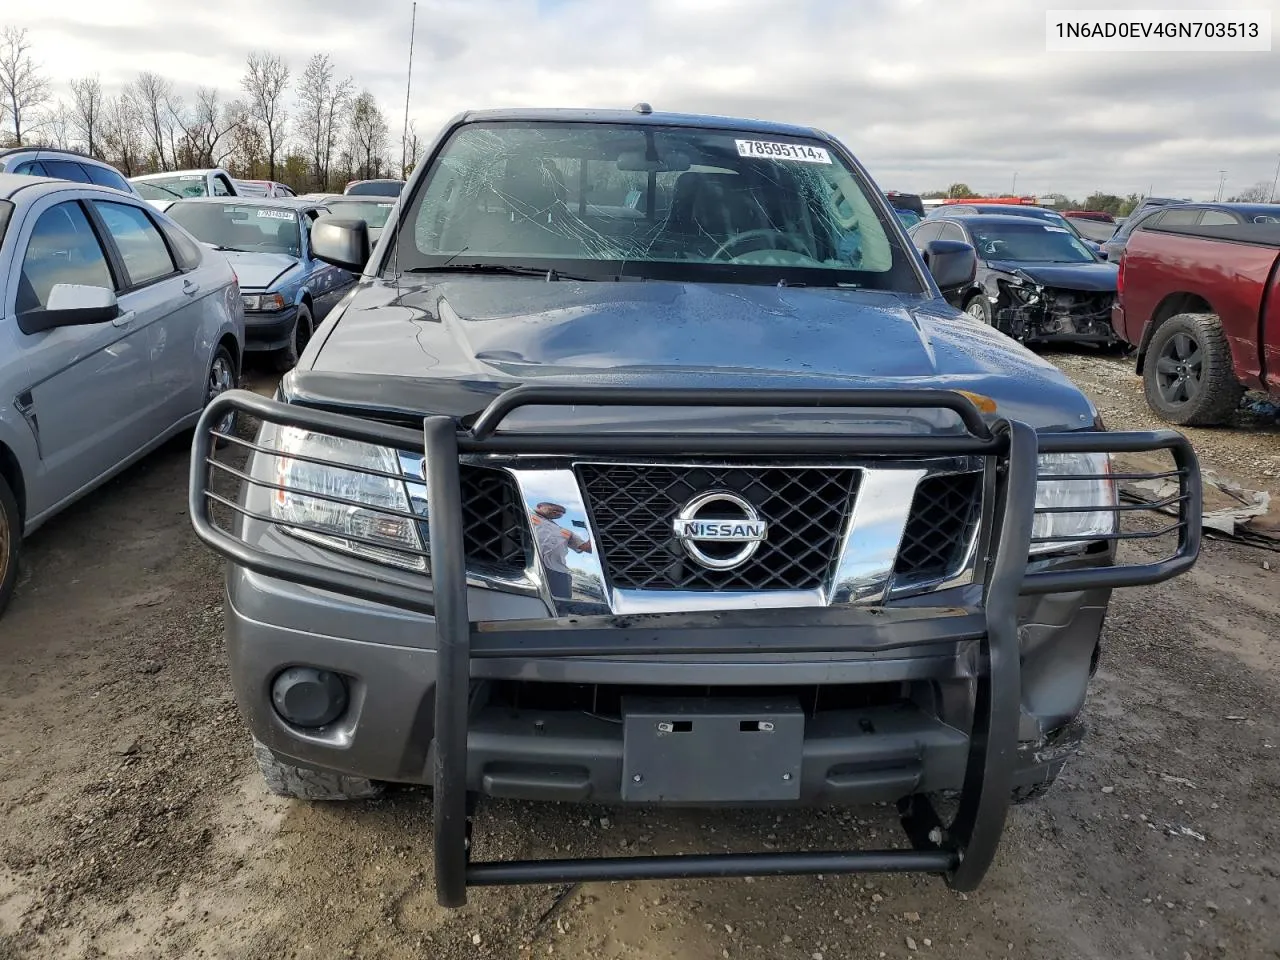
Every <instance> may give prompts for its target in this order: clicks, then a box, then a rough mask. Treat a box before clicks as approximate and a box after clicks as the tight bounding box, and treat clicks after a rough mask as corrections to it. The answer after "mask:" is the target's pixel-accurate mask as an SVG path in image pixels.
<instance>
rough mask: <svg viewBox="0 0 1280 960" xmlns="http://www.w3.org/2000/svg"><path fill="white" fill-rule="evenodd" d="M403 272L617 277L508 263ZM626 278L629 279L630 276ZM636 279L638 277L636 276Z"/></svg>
mask: <svg viewBox="0 0 1280 960" xmlns="http://www.w3.org/2000/svg"><path fill="white" fill-rule="evenodd" d="M404 272H405V273H494V274H501V275H505V276H509V277H543V278H545V279H546V280H547V281H549V282H552V281H556V280H583V281H594V280H616V279H619V278H617V277H588V276H584V275H582V274H576V273H565V272H564V271H563V270H557V269H555V268H554V267H530V266H524V265H521V264H509V263H446V264H440V265H439V266H431V267H408V268H407V269H406V270H405V271H404ZM626 279H628V280H630V279H632V278H631V277H627V278H626ZM636 279H639V278H638V277H637V278H636Z"/></svg>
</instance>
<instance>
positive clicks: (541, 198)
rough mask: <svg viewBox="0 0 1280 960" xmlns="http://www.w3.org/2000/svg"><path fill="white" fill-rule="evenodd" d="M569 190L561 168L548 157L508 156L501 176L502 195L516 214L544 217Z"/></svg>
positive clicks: (537, 217)
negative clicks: (557, 167) (529, 158)
mask: <svg viewBox="0 0 1280 960" xmlns="http://www.w3.org/2000/svg"><path fill="white" fill-rule="evenodd" d="M567 195H568V191H567V190H566V189H565V185H564V182H563V181H562V180H561V179H560V172H559V170H557V169H556V168H555V166H554V165H553V164H551V163H549V162H547V161H545V160H544V161H535V160H526V159H523V158H521V159H517V158H514V157H513V158H511V159H508V160H507V169H506V172H505V173H504V174H503V177H502V199H503V200H504V201H505V202H506V203H507V205H508V206H509V207H510V208H511V209H512V211H513V212H515V213H516V214H517V215H518V216H522V217H526V218H528V219H530V220H533V219H546V217H547V216H548V215H549V214H551V213H553V212H554V211H555V209H556V208H557V207H558V206H560V205H561V204H563V203H564V199H565V197H566V196H567Z"/></svg>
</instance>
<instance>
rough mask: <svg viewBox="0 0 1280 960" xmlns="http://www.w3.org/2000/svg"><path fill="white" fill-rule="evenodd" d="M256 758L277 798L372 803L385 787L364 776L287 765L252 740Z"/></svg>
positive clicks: (291, 764)
mask: <svg viewBox="0 0 1280 960" xmlns="http://www.w3.org/2000/svg"><path fill="white" fill-rule="evenodd" d="M253 756H254V759H255V760H257V761H258V768H259V769H260V770H261V771H262V777H263V779H264V780H265V781H266V782H267V789H269V790H270V791H271V792H272V793H274V794H276V795H277V796H281V797H292V798H294V799H296V800H373V799H375V798H377V797H379V796H381V795H382V793H383V791H384V789H385V787H384V786H383V784H381V783H378V782H377V781H374V780H368V779H366V778H364V777H351V776H348V775H346V774H343V773H334V772H332V771H328V770H317V769H315V768H313V767H302V766H298V765H297V764H293V763H287V762H286V761H284V760H281V759H280V758H279V757H278V756H276V754H275V753H274V752H273V751H272V750H271V748H270V747H268V746H267V745H266V744H265V743H262V742H261V741H260V740H254V741H253Z"/></svg>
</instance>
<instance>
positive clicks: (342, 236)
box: [311, 217, 369, 273]
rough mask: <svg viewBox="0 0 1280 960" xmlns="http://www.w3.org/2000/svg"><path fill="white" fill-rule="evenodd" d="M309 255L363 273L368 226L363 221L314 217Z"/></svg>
mask: <svg viewBox="0 0 1280 960" xmlns="http://www.w3.org/2000/svg"><path fill="white" fill-rule="evenodd" d="M311 253H312V255H313V256H314V257H315V258H316V259H317V260H323V261H324V262H325V263H330V264H333V265H334V266H335V267H341V268H342V269H343V270H350V271H351V272H352V273H363V272H364V268H365V264H367V263H368V262H369V225H368V224H367V223H365V222H364V221H363V220H355V219H349V218H339V217H316V220H315V222H314V223H313V224H311Z"/></svg>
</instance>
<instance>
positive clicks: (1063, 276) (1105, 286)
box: [987, 260, 1120, 293]
mask: <svg viewBox="0 0 1280 960" xmlns="http://www.w3.org/2000/svg"><path fill="white" fill-rule="evenodd" d="M987 266H988V267H990V268H991V269H992V270H999V271H1000V272H1001V273H1009V274H1012V275H1013V276H1015V277H1016V276H1021V277H1026V278H1028V279H1030V280H1031V281H1032V282H1034V283H1038V284H1041V285H1042V286H1046V287H1056V288H1058V289H1061V290H1087V291H1089V292H1091V293H1092V292H1096V293H1108V292H1110V293H1114V292H1115V289H1116V275H1117V274H1118V273H1119V272H1120V268H1119V267H1118V266H1116V265H1115V264H1114V263H1015V262H1014V261H1012V260H988V261H987Z"/></svg>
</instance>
